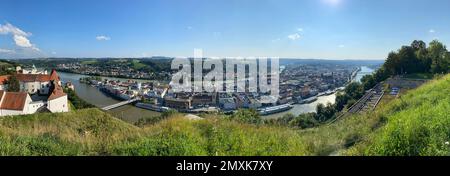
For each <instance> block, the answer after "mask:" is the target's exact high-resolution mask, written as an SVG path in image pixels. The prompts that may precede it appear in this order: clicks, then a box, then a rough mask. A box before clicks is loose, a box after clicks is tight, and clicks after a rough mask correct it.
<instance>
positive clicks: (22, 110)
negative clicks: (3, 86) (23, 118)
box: [0, 90, 36, 116]
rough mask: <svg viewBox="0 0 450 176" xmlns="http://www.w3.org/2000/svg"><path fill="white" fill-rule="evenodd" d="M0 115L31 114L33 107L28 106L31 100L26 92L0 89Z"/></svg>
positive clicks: (33, 110) (33, 111)
mask: <svg viewBox="0 0 450 176" xmlns="http://www.w3.org/2000/svg"><path fill="white" fill-rule="evenodd" d="M0 97H1V99H0V116H7V115H22V114H33V113H35V112H36V110H35V109H34V108H30V104H31V102H32V100H31V97H30V95H28V94H27V93H26V92H5V91H3V90H0Z"/></svg>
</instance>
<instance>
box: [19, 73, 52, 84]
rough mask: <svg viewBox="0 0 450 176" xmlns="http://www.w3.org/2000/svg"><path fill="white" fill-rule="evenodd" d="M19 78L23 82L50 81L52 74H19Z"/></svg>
mask: <svg viewBox="0 0 450 176" xmlns="http://www.w3.org/2000/svg"><path fill="white" fill-rule="evenodd" d="M17 79H18V80H19V81H22V82H48V81H50V80H51V79H50V75H42V74H17Z"/></svg>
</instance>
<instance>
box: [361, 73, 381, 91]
mask: <svg viewBox="0 0 450 176" xmlns="http://www.w3.org/2000/svg"><path fill="white" fill-rule="evenodd" d="M361 82H362V85H363V88H364V90H369V89H371V88H373V87H374V86H375V85H376V84H377V82H376V81H375V78H374V76H373V75H366V76H364V77H363V78H362V79H361Z"/></svg>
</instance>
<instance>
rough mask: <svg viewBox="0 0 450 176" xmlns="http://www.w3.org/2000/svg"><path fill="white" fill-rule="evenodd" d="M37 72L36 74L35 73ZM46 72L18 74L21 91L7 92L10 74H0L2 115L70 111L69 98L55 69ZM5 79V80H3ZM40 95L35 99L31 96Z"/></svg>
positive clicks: (0, 112)
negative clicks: (48, 72)
mask: <svg viewBox="0 0 450 176" xmlns="http://www.w3.org/2000/svg"><path fill="white" fill-rule="evenodd" d="M33 73H36V74H33ZM43 73H46V72H37V71H35V70H32V71H31V74H28V73H27V74H24V73H23V71H18V73H17V74H16V77H17V79H18V80H19V83H20V92H6V91H5V90H6V88H7V84H6V83H7V80H8V78H9V76H8V75H6V76H0V95H1V97H0V98H1V99H0V116H6V115H23V114H33V113H36V112H48V111H49V112H52V113H56V112H68V111H69V107H68V100H67V99H68V98H67V94H65V93H64V91H63V88H62V87H61V81H60V79H59V76H58V74H57V73H56V71H55V70H53V71H52V72H51V74H50V75H48V74H43ZM2 79H3V80H2ZM30 95H31V96H33V97H38V100H36V101H33V99H35V98H32V97H31V96H30Z"/></svg>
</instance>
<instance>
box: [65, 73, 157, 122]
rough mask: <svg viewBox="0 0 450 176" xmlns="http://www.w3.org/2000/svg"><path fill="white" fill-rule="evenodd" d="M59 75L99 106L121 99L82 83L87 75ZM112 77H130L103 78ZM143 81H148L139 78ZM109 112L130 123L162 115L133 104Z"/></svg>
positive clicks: (79, 94)
mask: <svg viewBox="0 0 450 176" xmlns="http://www.w3.org/2000/svg"><path fill="white" fill-rule="evenodd" d="M58 74H59V76H60V77H61V79H62V81H63V82H68V81H70V82H72V83H73V85H74V86H75V91H76V93H77V95H78V96H79V97H80V98H82V99H83V100H85V101H87V102H89V103H91V104H93V105H95V106H97V107H100V108H101V107H105V106H109V105H112V104H115V103H118V102H120V101H118V100H116V99H113V98H111V97H109V96H107V95H105V94H103V93H102V92H100V91H99V90H98V89H97V88H96V87H92V86H90V85H87V84H84V83H80V78H81V77H86V76H85V75H80V74H73V73H63V72H59V73H58ZM105 78H106V79H112V80H122V81H124V80H128V79H120V78H108V77H102V79H105ZM137 81H141V82H147V81H145V80H137ZM108 113H110V114H112V115H113V116H115V117H117V118H119V119H122V120H124V121H126V122H129V123H134V122H136V121H138V120H139V119H140V118H143V117H154V116H158V115H160V113H159V112H154V111H149V110H145V109H141V108H137V107H135V106H133V105H126V106H122V107H119V108H116V109H113V110H110V111H108Z"/></svg>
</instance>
